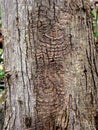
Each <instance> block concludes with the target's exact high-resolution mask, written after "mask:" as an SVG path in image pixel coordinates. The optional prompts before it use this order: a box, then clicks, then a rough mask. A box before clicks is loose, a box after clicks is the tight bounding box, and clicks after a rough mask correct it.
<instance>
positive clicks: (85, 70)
mask: <svg viewBox="0 0 98 130" xmlns="http://www.w3.org/2000/svg"><path fill="white" fill-rule="evenodd" d="M84 74H85V81H86V91H87V88H88V81H87V69H86V67H85V65H84Z"/></svg>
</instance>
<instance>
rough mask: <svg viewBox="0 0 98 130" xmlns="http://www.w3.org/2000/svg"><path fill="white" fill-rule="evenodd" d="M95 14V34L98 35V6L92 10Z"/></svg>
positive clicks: (93, 14)
mask: <svg viewBox="0 0 98 130" xmlns="http://www.w3.org/2000/svg"><path fill="white" fill-rule="evenodd" d="M91 14H92V16H93V28H94V36H95V37H97V36H98V7H97V8H96V9H93V10H92V11H91Z"/></svg>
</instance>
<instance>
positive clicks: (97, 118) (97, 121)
mask: <svg viewBox="0 0 98 130" xmlns="http://www.w3.org/2000/svg"><path fill="white" fill-rule="evenodd" d="M95 126H96V130H98V112H97V113H96V116H95Z"/></svg>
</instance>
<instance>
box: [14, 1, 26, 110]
mask: <svg viewBox="0 0 98 130" xmlns="http://www.w3.org/2000/svg"><path fill="white" fill-rule="evenodd" d="M18 4H19V3H18V0H16V13H17V20H18V21H17V31H18V44H19V50H20V62H21V74H22V81H23V96H24V106H25V107H24V109H25V113H26V104H25V100H26V99H25V81H24V71H23V64H22V62H23V60H22V59H23V58H22V49H21V45H20V44H21V43H20V41H21V32H20V28H19V10H18Z"/></svg>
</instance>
